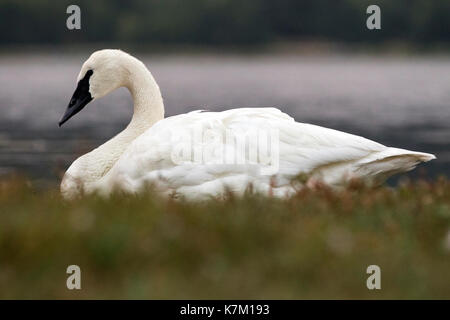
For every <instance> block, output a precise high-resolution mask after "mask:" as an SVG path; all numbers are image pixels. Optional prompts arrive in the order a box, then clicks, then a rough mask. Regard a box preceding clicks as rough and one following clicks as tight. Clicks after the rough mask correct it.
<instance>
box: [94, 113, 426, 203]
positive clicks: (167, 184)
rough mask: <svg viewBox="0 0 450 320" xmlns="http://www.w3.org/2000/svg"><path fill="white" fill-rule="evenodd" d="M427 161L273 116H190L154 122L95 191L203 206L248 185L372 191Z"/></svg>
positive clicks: (285, 191)
mask: <svg viewBox="0 0 450 320" xmlns="http://www.w3.org/2000/svg"><path fill="white" fill-rule="evenodd" d="M238 140H239V142H238ZM242 141H244V142H242ZM242 144H244V146H242ZM431 159H434V156H433V155H430V154H426V153H418V152H412V151H408V150H402V149H396V148H388V147H386V146H383V145H381V144H379V143H376V142H374V141H371V140H368V139H365V138H362V137H359V136H355V135H352V134H348V133H344V132H340V131H336V130H332V129H327V128H323V127H319V126H315V125H310V124H304V123H298V122H295V121H294V119H293V118H291V117H290V116H288V115H287V114H285V113H282V112H281V111H280V110H278V109H275V108H242V109H231V110H227V111H223V112H201V111H194V112H190V113H187V114H182V115H177V116H173V117H169V118H166V119H163V120H160V121H159V122H157V123H156V124H155V125H154V126H152V127H151V128H150V129H148V130H147V131H146V132H144V133H143V134H142V135H140V136H139V137H138V138H136V139H135V140H134V141H133V142H132V143H131V144H130V145H129V147H128V148H127V149H126V151H125V152H124V153H123V155H122V156H121V157H120V158H119V160H118V161H117V163H116V164H115V166H114V167H113V168H112V169H111V170H110V171H109V172H108V174H107V175H106V176H105V177H103V178H102V179H101V180H99V181H98V182H97V183H96V185H95V188H94V189H95V190H97V191H100V192H101V193H103V194H105V193H106V194H108V193H109V192H111V191H112V190H113V189H114V188H117V189H119V190H122V191H125V192H131V193H136V192H139V191H141V190H142V189H144V188H145V187H146V186H148V185H152V186H153V187H154V188H155V189H156V190H159V191H161V192H163V193H166V194H173V195H180V196H186V197H188V198H203V197H205V196H220V195H222V194H223V193H224V192H225V191H227V192H228V191H231V192H235V193H238V194H241V193H243V192H244V191H245V190H246V189H247V188H248V186H249V185H250V184H251V186H252V188H253V190H255V191H257V192H262V193H265V194H272V195H275V196H287V195H290V194H292V193H294V192H295V191H296V190H297V189H298V188H299V187H301V185H295V184H293V183H292V179H293V178H294V177H296V176H297V175H299V174H305V175H306V176H307V177H308V182H312V181H316V180H321V181H323V182H325V183H327V184H330V185H341V184H344V183H346V182H348V181H349V179H352V178H363V179H366V180H369V181H373V182H377V183H379V182H382V181H383V180H384V179H386V178H387V177H389V176H390V175H392V174H395V173H398V172H403V171H408V170H411V169H412V168H414V167H415V166H416V165H417V164H418V163H420V162H422V161H428V160H431Z"/></svg>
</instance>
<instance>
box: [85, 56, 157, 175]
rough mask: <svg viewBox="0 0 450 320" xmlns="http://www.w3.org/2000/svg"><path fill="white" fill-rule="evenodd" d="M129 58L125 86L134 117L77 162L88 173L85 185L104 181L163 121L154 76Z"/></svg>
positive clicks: (125, 70)
mask: <svg viewBox="0 0 450 320" xmlns="http://www.w3.org/2000/svg"><path fill="white" fill-rule="evenodd" d="M129 58H130V59H129V60H127V61H126V62H125V63H124V66H123V67H124V73H125V74H126V76H125V80H124V83H123V86H125V87H126V88H128V90H129V91H130V93H131V96H132V98H133V102H134V111H133V117H132V119H131V121H130V123H129V124H128V126H127V127H126V128H125V129H124V130H123V131H122V132H120V133H119V134H117V135H116V136H115V137H114V138H112V139H110V140H109V141H107V142H105V143H104V144H102V145H101V146H99V147H98V148H96V149H94V150H93V151H91V152H89V153H87V154H85V155H84V156H82V157H81V158H79V159H78V160H77V162H78V161H79V160H81V165H82V167H83V168H84V170H87V171H86V172H85V173H84V174H83V182H84V183H89V182H95V181H96V180H98V179H100V178H102V177H103V176H104V175H105V174H106V173H107V172H108V171H109V170H110V169H111V167H112V166H114V164H115V163H116V161H117V160H118V159H119V157H120V156H121V155H122V153H123V152H124V151H125V149H126V148H127V146H128V145H129V144H130V143H131V142H132V141H133V140H134V139H136V138H137V137H138V136H139V135H141V134H142V133H143V132H144V131H146V130H147V129H148V128H150V127H151V126H152V125H153V124H154V123H156V122H157V121H159V120H161V119H163V118H164V105H163V100H162V97H161V92H160V90H159V87H158V85H157V84H156V82H155V80H154V79H153V76H152V75H151V73H150V72H149V71H148V70H147V68H146V67H145V65H144V64H143V63H142V62H140V61H139V60H137V59H135V58H133V57H131V56H130V57H129ZM78 170H79V168H77V171H78Z"/></svg>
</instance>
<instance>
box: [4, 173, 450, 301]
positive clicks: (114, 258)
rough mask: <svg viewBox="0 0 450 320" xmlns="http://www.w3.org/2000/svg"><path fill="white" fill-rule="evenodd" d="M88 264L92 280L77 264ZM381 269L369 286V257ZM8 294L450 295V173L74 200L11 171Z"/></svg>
mask: <svg viewBox="0 0 450 320" xmlns="http://www.w3.org/2000/svg"><path fill="white" fill-rule="evenodd" d="M72 264H76V265H78V266H80V268H81V286H82V289H81V290H68V289H67V288H66V279H67V277H68V275H67V274H66V268H67V266H69V265H72ZM372 264H376V265H378V266H380V268H381V287H382V288H381V290H368V289H367V287H366V279H367V277H368V276H369V275H368V274H366V268H367V266H369V265H372ZM0 298H3V299H4V298H19V299H29V298H40V299H49V298H57V299H78V298H94V299H99V298H113V299H116V298H125V299H128V298H146V299H147V298H149V299H153V298H157V299H168V298H172V299H183V298H189V299H197V298H208V299H210V298H211V299H212V298H218V299H222V298H251V299H284V298H287V299H311V298H312V299H322V298H327V299H328V298H331V299H334V298H343V299H347V298H350V299H355V298H359V299H379V298H387V299H391V298H400V299H415V298H425V299H428V298H446V299H450V181H448V180H446V179H444V178H442V179H438V180H437V181H434V182H425V181H418V182H414V183H406V184H403V185H401V186H399V187H398V188H396V189H390V188H387V187H381V188H376V189H373V188H367V187H364V186H350V187H349V188H348V189H346V190H344V191H339V192H333V191H331V190H328V189H326V188H320V189H319V190H316V191H302V192H300V193H298V194H297V195H296V196H295V197H293V198H292V199H289V200H277V199H271V198H265V197H260V196H250V195H247V196H245V197H242V198H236V197H232V196H230V197H229V199H228V200H226V201H213V200H211V201H208V202H203V203H186V202H182V201H173V200H164V199H160V198H157V197H154V196H152V194H151V193H149V194H146V195H144V196H140V197H124V196H119V195H118V196H114V197H112V198H111V199H109V200H104V199H100V198H96V197H88V198H84V199H82V200H79V201H75V202H71V203H68V202H64V201H62V199H61V198H60V197H59V195H58V193H57V191H39V192H36V191H34V190H33V189H32V188H30V187H28V186H27V184H26V182H24V181H20V180H18V179H15V180H5V181H2V182H0Z"/></svg>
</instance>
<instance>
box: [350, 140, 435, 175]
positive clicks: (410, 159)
mask: <svg viewBox="0 0 450 320" xmlns="http://www.w3.org/2000/svg"><path fill="white" fill-rule="evenodd" d="M433 159H436V157H435V156H434V155H433V154H430V153H423V152H415V151H409V150H405V149H398V148H387V149H385V150H383V151H380V152H376V153H374V154H371V155H370V156H367V157H365V158H363V159H361V160H360V161H358V162H357V163H356V164H355V165H356V172H357V174H358V175H360V176H362V177H371V179H372V180H373V182H374V183H376V184H378V183H382V182H384V181H385V180H386V179H387V178H389V177H390V176H392V175H394V174H397V173H402V172H407V171H410V170H412V169H414V168H415V167H416V166H417V165H418V164H419V163H421V162H427V161H430V160H433Z"/></svg>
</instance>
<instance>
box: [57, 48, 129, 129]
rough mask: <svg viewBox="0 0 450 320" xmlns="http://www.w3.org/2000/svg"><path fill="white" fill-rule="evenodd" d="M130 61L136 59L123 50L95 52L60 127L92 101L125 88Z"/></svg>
mask: <svg viewBox="0 0 450 320" xmlns="http://www.w3.org/2000/svg"><path fill="white" fill-rule="evenodd" d="M130 59H135V58H133V57H131V56H130V55H129V54H128V53H125V52H123V51H121V50H113V49H105V50H99V51H96V52H94V53H93V54H92V55H91V56H90V57H89V59H87V60H86V62H85V63H84V64H83V66H82V67H81V70H80V73H79V75H78V78H77V82H78V84H77V88H76V90H75V92H74V93H73V96H72V99H70V102H69V105H68V106H67V109H66V112H65V113H64V116H63V117H62V118H61V121H60V122H59V126H61V125H62V124H63V123H64V122H66V121H67V120H69V119H70V118H71V117H73V116H74V115H75V114H77V113H78V112H80V111H81V110H82V109H83V108H84V107H85V106H86V105H87V104H88V103H89V102H91V101H92V100H94V99H97V98H101V97H104V96H105V95H107V94H108V93H110V92H111V91H114V90H115V89H117V88H119V87H122V86H124V85H125V83H126V79H127V77H128V75H129V71H128V69H127V67H126V66H127V63H128V61H130Z"/></svg>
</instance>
